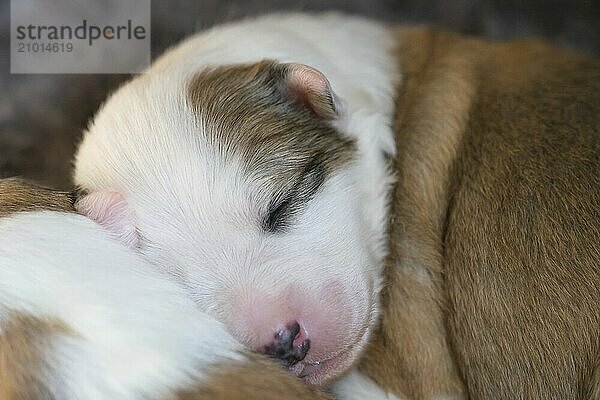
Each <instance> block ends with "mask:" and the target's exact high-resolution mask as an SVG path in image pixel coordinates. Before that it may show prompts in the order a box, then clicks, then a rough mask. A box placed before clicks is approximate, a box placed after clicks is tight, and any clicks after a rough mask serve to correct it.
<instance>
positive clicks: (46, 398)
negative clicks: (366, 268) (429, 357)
mask: <svg viewBox="0 0 600 400" xmlns="http://www.w3.org/2000/svg"><path fill="white" fill-rule="evenodd" d="M73 211H74V209H73V204H72V201H71V196H70V194H68V193H62V192H55V191H51V190H48V189H43V188H39V187H36V186H34V185H31V184H28V183H25V182H23V181H20V180H15V179H8V180H0V265H2V268H0V398H1V399H3V400H50V399H57V400H58V399H61V400H63V399H64V400H69V399H85V400H88V399H89V400H94V399H98V400H100V399H102V400H104V399H127V400H134V399H157V400H162V399H164V400H167V399H169V400H171V399H173V400H175V399H178V400H184V399H186V400H188V399H189V400H196V399H253V398H255V399H286V398H289V399H292V398H293V399H298V398H300V399H326V398H327V397H326V396H325V395H323V394H321V393H319V392H318V391H317V390H314V389H312V388H310V387H308V386H306V385H305V384H303V383H302V382H301V381H300V380H298V379H297V378H295V377H293V376H291V375H290V374H288V373H287V372H285V371H284V370H283V369H282V368H280V367H279V366H276V365H275V364H273V363H272V362H269V361H266V360H263V359H261V358H260V357H257V356H254V355H248V354H247V353H245V352H244V351H243V349H242V348H241V346H240V345H239V344H238V343H237V342H236V341H235V340H234V339H233V338H232V337H231V336H229V335H228V334H227V332H226V331H225V329H224V328H223V326H222V325H221V324H220V323H218V322H217V321H215V320H214V319H213V318H211V317H209V316H207V315H206V314H205V313H202V312H201V311H199V310H198V308H197V307H196V305H195V304H194V302H193V301H192V300H191V299H190V298H189V296H187V294H186V293H185V291H184V290H183V289H182V288H181V287H180V285H178V284H177V283H176V282H175V281H174V280H173V279H172V277H170V276H169V275H166V274H165V273H164V272H161V271H158V270H157V269H156V268H154V267H153V266H151V265H149V264H148V263H147V262H145V261H144V260H143V259H142V258H141V257H139V256H138V255H137V254H135V253H134V252H133V251H131V250H130V249H127V248H126V247H124V246H122V245H121V244H120V243H118V242H117V241H116V240H114V238H111V237H110V235H109V234H108V233H107V232H106V231H105V230H104V229H103V228H101V227H100V226H98V225H97V224H96V223H94V222H93V221H91V220H89V219H87V218H85V217H83V216H80V215H77V214H75V213H74V212H73ZM233 381H234V382H235V385H232V382H233ZM254 396H256V397H254Z"/></svg>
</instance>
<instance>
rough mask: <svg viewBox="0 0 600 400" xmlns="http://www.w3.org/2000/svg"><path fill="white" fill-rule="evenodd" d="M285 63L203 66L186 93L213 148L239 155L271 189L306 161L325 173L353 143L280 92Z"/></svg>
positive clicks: (287, 179)
mask: <svg viewBox="0 0 600 400" xmlns="http://www.w3.org/2000/svg"><path fill="white" fill-rule="evenodd" d="M288 68H289V66H288V65H285V64H277V63H275V62H272V61H263V62H260V63H256V64H242V65H233V66H226V67H217V68H214V69H209V70H205V71H202V72H200V73H198V74H197V75H196V76H195V77H194V79H193V80H192V81H191V82H190V84H189V87H188V94H187V99H188V103H189V104H190V107H192V109H193V110H194V112H195V113H196V115H198V119H199V120H200V121H201V122H202V126H203V128H204V130H205V131H204V134H205V135H206V137H207V138H208V140H209V142H210V143H211V144H212V145H213V146H214V147H215V148H216V149H217V151H218V153H219V154H220V155H221V156H223V157H224V158H225V159H227V158H228V157H231V156H232V155H235V156H237V157H239V159H240V160H243V161H244V163H246V165H245V166H246V172H247V173H249V174H252V175H256V174H257V173H258V174H260V176H259V178H263V179H265V180H267V181H268V182H269V183H270V184H271V185H272V186H273V188H274V190H285V189H286V188H287V187H288V185H289V183H290V182H294V181H295V180H297V179H298V178H299V177H300V176H301V175H302V173H303V171H304V170H305V169H306V168H307V167H308V166H309V165H310V164H311V163H313V164H314V163H317V164H319V165H320V167H321V169H322V171H323V174H324V175H325V176H327V175H328V174H330V173H331V172H332V171H334V170H336V169H338V168H341V167H343V166H344V165H345V164H346V163H347V162H348V161H349V160H350V159H351V158H352V156H353V154H354V144H353V142H351V141H350V140H349V139H348V138H345V137H343V136H342V135H341V134H340V133H339V132H338V131H336V130H335V129H334V128H333V127H331V125H330V124H329V122H328V121H327V120H325V119H322V118H319V117H318V116H316V115H315V114H314V113H313V112H312V111H311V110H310V109H308V108H307V107H303V106H301V105H299V104H297V103H296V102H295V101H294V99H293V97H291V96H289V94H287V93H286V92H287V90H286V89H285V88H284V87H283V86H284V80H285V79H286V75H287V74H288V72H289V71H288ZM254 177H255V178H256V176H254Z"/></svg>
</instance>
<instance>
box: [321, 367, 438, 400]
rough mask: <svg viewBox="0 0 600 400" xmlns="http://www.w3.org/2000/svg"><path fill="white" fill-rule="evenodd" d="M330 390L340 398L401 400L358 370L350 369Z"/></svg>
mask: <svg viewBox="0 0 600 400" xmlns="http://www.w3.org/2000/svg"><path fill="white" fill-rule="evenodd" d="M331 392H332V393H333V395H334V396H335V397H336V398H337V399H341V400H365V399H369V400H401V399H399V398H398V397H396V396H394V395H393V394H391V393H388V392H386V391H385V390H383V389H382V388H381V387H379V386H378V385H377V384H376V383H375V382H373V380H372V379H370V378H369V377H368V376H366V375H364V374H362V373H360V372H358V371H352V372H350V373H349V374H347V375H345V376H344V377H342V378H341V379H340V380H339V381H338V382H336V383H335V384H334V385H333V387H332V388H331ZM440 400H441V399H440Z"/></svg>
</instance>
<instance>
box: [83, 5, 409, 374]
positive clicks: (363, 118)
mask: <svg viewBox="0 0 600 400" xmlns="http://www.w3.org/2000/svg"><path fill="white" fill-rule="evenodd" d="M392 45H393V43H392V42H391V36H390V35H389V32H388V31H387V30H385V29H384V28H382V27H380V26H378V25H376V24H373V23H370V22H367V21H364V20H361V19H354V18H348V17H345V16H339V15H333V14H332V15H323V16H307V15H277V16H270V17H264V18H261V19H257V20H253V21H248V22H242V23H237V24H232V25H227V26H222V27H219V28H216V29H214V30H211V31H208V32H205V33H202V34H199V35H198V36H196V37H193V38H191V39H189V40H187V41H186V42H184V43H182V44H181V45H179V46H177V47H176V48H175V49H173V50H172V51H170V52H168V53H166V54H165V55H164V56H163V57H161V58H160V59H159V60H158V61H157V62H156V63H155V65H154V66H153V67H152V68H151V69H150V70H149V71H148V72H147V73H146V74H144V75H142V76H140V77H138V78H136V79H134V80H133V81H131V82H130V83H128V84H127V85H125V86H124V87H122V88H121V90H119V91H117V92H116V93H115V94H114V95H113V96H112V97H111V98H110V100H109V101H108V102H107V103H106V104H105V105H104V107H103V108H102V110H101V111H100V112H99V114H98V116H97V117H96V118H95V119H94V121H93V123H92V124H91V126H90V128H89V131H88V132H87V133H86V135H85V137H84V140H83V142H82V144H81V146H80V148H79V151H78V154H77V160H76V171H75V181H76V183H77V184H78V185H80V186H81V187H82V189H84V190H85V191H87V192H89V194H90V196H95V197H96V198H97V199H101V198H102V197H103V193H111V192H114V191H117V192H119V193H121V194H122V195H123V197H124V198H125V199H126V201H127V202H128V203H129V205H130V209H131V212H132V214H133V218H134V221H135V229H136V231H137V232H138V233H139V237H140V244H139V250H140V251H141V252H142V253H143V254H144V255H145V256H146V257H147V258H148V259H149V260H151V261H152V262H154V263H155V264H156V265H158V266H160V267H161V268H164V269H166V270H167V271H169V272H170V273H172V274H173V275H174V276H176V277H177V278H178V279H180V280H181V281H182V282H184V283H185V285H186V286H187V287H188V289H189V292H190V294H191V296H192V297H193V298H194V300H196V302H197V304H199V305H200V307H201V308H202V309H203V310H205V311H207V312H209V313H210V314H211V315H213V316H214V317H216V318H217V319H219V320H221V321H223V322H224V323H225V324H226V325H227V326H228V327H229V329H230V331H231V333H232V334H233V335H234V336H235V337H236V338H237V339H238V340H240V341H241V342H242V343H244V344H246V345H247V346H248V347H250V348H251V349H254V350H259V351H260V350H261V349H262V348H263V347H264V346H266V345H268V344H269V342H270V341H272V340H273V336H274V334H275V333H276V332H277V330H278V329H281V327H282V326H285V324H287V323H289V322H291V321H294V320H296V321H298V322H299V323H300V325H301V328H302V330H301V333H300V337H299V338H298V339H297V340H302V339H304V338H308V339H309V340H310V341H311V343H310V351H309V352H308V354H307V356H306V359H305V360H304V361H302V362H300V363H298V364H297V365H295V366H294V371H295V372H296V373H298V374H300V375H303V376H305V378H306V380H308V381H309V382H312V383H325V382H326V381H328V380H329V379H331V378H333V377H335V376H337V375H339V374H340V373H341V372H343V371H344V370H346V369H347V368H348V367H350V366H351V365H352V363H353V361H354V360H355V359H356V358H357V356H358V355H359V354H360V351H361V350H362V349H363V348H364V346H365V344H366V342H367V339H368V336H369V333H370V330H371V329H372V327H373V326H374V325H375V322H376V319H377V315H378V310H379V307H378V301H377V299H378V293H379V289H380V285H381V281H380V277H381V266H382V259H383V256H384V255H385V231H386V225H387V224H386V215H387V192H388V191H389V188H390V182H391V178H390V173H389V171H388V170H387V164H386V157H387V156H389V155H392V154H393V153H394V147H393V137H392V132H391V128H390V125H389V121H390V120H391V115H392V112H393V100H392V92H393V88H394V85H395V80H396V78H397V76H396V72H395V71H396V68H395V66H394V63H393V62H392V58H391V53H390V51H391V49H392ZM325 55H327V56H325ZM263 59H273V60H276V63H269V62H262V61H261V60H263ZM288 61H289V62H293V63H294V66H292V67H291V68H287V69H286V68H285V67H282V66H283V65H284V64H282V63H285V62H288ZM239 63H245V64H239ZM232 64H233V65H232ZM301 64H306V65H310V66H311V67H312V68H313V69H314V71H319V72H305V73H303V75H302V79H297V75H294V74H295V73H297V71H298V70H299V69H300V70H301V71H302V70H304V71H309V70H308V69H306V68H304V67H302V66H301ZM218 66H224V68H220V69H219V68H215V67H218ZM289 74H291V75H289ZM321 74H323V76H324V77H325V78H321ZM227 77H229V78H227ZM232 79H234V80H235V81H234V82H238V84H236V85H232V84H231V83H232V82H231V80H232ZM324 79H325V80H324ZM326 79H328V80H329V82H327V80H326ZM323 82H326V83H323ZM215 87H216V88H217V89H220V91H219V90H217V91H215V90H214V88H215ZM291 87H293V90H292V91H293V92H298V91H299V90H300V91H302V92H303V94H304V96H301V97H302V99H303V100H302V101H300V102H298V96H289V95H290V88H291ZM315 88H317V89H315ZM330 88H332V89H330ZM330 90H333V92H335V93H336V94H337V96H339V97H340V98H343V99H344V102H345V104H344V107H343V110H342V109H341V107H339V106H336V107H335V108H333V109H332V110H333V112H331V113H328V112H323V108H322V107H323V105H325V106H327V104H333V103H331V102H328V101H323V102H320V103H315V99H321V98H325V97H330V98H332V99H333V98H334V96H336V94H334V93H329V91H330ZM319 91H324V95H323V96H325V97H320V96H321V95H319V93H318V92H319ZM315 93H316V96H315ZM319 101H320V100H319ZM338 108H340V109H339V110H338ZM331 117H333V119H331ZM333 128H337V129H333ZM302 129H303V131H302V132H305V133H304V134H302V135H300V134H299V132H301V130H302ZM336 136H338V139H337V142H336V141H332V140H328V141H327V140H326V138H327V137H330V138H332V139H334V138H335V137H336ZM349 140H352V141H354V143H355V145H353V146H352V148H348V146H343V141H349ZM336 143H337V144H336ZM340 144H342V145H340ZM336 146H337V147H339V148H340V151H333V150H335V147H336ZM344 149H345V150H344ZM344 152H346V153H344ZM344 154H346V155H344ZM342 156H343V157H342ZM319 171H321V172H319ZM317 178H318V179H319V180H320V182H318V184H314V180H315V179H317ZM294 182H298V183H294ZM307 182H308V184H307ZM311 182H313V183H311ZM307 185H308V186H311V185H314V187H315V188H316V189H315V190H314V191H312V192H310V195H307V196H304V195H302V193H303V189H302V188H303V187H306V186H307ZM290 193H291V194H296V197H295V198H292V199H291V200H290V199H289V197H290ZM88 199H89V198H88ZM82 201H84V202H86V206H85V209H86V210H88V211H87V214H88V215H91V213H90V212H89V210H90V209H92V210H93V209H94V208H102V207H104V205H105V204H106V202H103V201H97V202H96V203H95V204H94V202H93V201H88V200H86V199H85V198H84V199H83V200H82ZM282 202H283V203H285V202H291V203H293V206H292V207H291V208H292V209H293V212H286V214H290V218H288V219H287V221H286V224H285V227H284V229H281V230H279V231H269V230H268V229H265V227H264V224H263V221H264V219H265V216H267V215H271V214H272V212H273V210H272V209H271V206H272V205H275V206H277V205H278V204H281V203H282ZM299 203H302V204H301V205H299ZM82 210H83V211H84V212H86V210H84V209H83V208H82ZM274 211H277V207H275V210H274ZM288 211H289V210H288ZM110 228H113V229H115V227H114V226H113V227H111V226H109V229H110ZM116 229H117V230H119V229H120V227H116Z"/></svg>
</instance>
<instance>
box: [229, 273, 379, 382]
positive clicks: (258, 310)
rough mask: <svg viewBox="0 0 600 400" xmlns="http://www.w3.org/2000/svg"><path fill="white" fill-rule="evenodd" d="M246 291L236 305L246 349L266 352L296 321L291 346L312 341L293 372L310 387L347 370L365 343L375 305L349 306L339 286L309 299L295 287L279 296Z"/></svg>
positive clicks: (235, 328)
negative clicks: (296, 331)
mask: <svg viewBox="0 0 600 400" xmlns="http://www.w3.org/2000/svg"><path fill="white" fill-rule="evenodd" d="M248 292H249V293H251V294H250V295H247V296H244V297H245V298H243V299H238V300H237V301H234V302H233V307H234V310H235V311H234V316H233V321H232V322H231V323H230V326H231V331H232V334H233V335H234V336H235V337H237V338H238V340H240V342H242V343H244V344H245V345H246V346H247V347H248V348H250V349H252V350H254V351H257V352H264V351H265V348H266V347H268V346H269V345H270V344H272V343H273V341H274V338H275V337H276V334H277V332H280V331H281V330H285V329H289V327H290V326H291V325H292V324H293V323H294V322H297V323H298V324H299V325H300V331H299V332H298V334H297V335H296V337H295V339H294V341H293V347H294V348H298V347H299V346H301V345H302V343H304V341H305V340H306V339H309V340H310V350H309V351H308V353H307V354H306V357H305V358H304V359H302V360H301V361H299V362H297V363H295V364H293V365H291V366H289V368H290V371H291V372H293V373H294V374H296V375H298V376H300V377H302V378H303V379H304V380H305V381H307V382H308V383H311V384H316V385H323V384H326V383H327V382H328V381H329V380H330V379H331V378H333V377H334V376H337V375H338V374H339V373H340V372H341V371H343V370H345V369H347V368H348V367H349V366H350V365H351V364H352V362H353V361H354V359H355V358H356V354H357V353H358V352H359V351H360V350H361V349H362V348H364V346H365V344H366V341H367V337H368V329H367V327H368V326H370V325H371V324H372V321H370V320H369V319H370V318H372V315H373V314H374V313H372V312H371V311H372V308H373V305H371V304H369V305H367V304H361V305H356V304H354V305H352V306H351V305H350V301H349V299H348V297H347V296H346V295H345V294H344V292H343V290H342V287H341V284H340V283H338V282H332V283H330V284H329V285H327V286H326V288H325V289H323V290H320V291H316V293H311V294H310V295H307V291H306V290H294V289H289V290H287V291H286V292H285V293H283V294H280V295H273V294H264V293H259V292H257V291H256V290H251V289H250V290H248ZM363 315H364V316H363Z"/></svg>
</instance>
